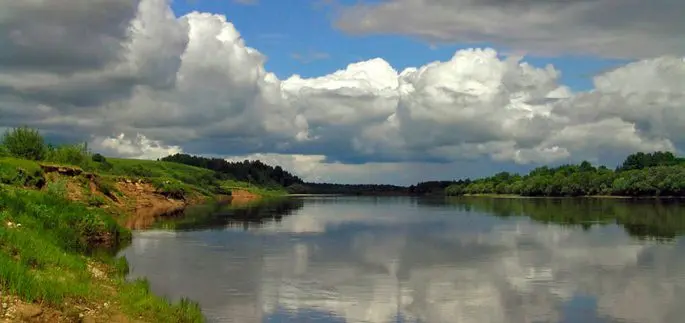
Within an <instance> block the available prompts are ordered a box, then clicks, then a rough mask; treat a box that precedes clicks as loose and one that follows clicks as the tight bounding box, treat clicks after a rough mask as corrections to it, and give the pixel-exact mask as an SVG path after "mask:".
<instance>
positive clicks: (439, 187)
mask: <svg viewBox="0 0 685 323" xmlns="http://www.w3.org/2000/svg"><path fill="white" fill-rule="evenodd" d="M162 160H164V161H170V162H177V163H183V164H187V165H192V166H197V167H203V168H208V169H211V170H214V171H216V172H218V173H219V174H221V176H223V177H225V178H226V179H235V180H239V181H245V182H251V183H254V184H257V185H263V186H280V187H285V188H286V189H287V191H288V192H289V193H292V194H345V195H453V196H456V195H465V194H470V195H473V194H510V195H522V196H588V195H614V196H685V159H684V158H679V157H676V156H675V155H674V154H673V153H670V152H653V153H643V152H639V153H635V154H632V155H630V156H628V157H626V159H625V160H624V161H623V163H622V164H621V165H620V166H618V167H616V168H615V169H609V168H607V167H606V166H593V165H592V164H591V163H589V162H587V161H584V162H582V163H580V164H577V165H573V164H566V165H560V166H556V167H549V166H542V167H538V168H535V169H533V170H532V171H530V172H529V173H528V174H526V175H520V174H515V173H508V172H500V173H497V174H495V175H493V176H490V177H486V178H480V179H460V180H451V181H427V182H421V183H418V184H416V185H411V186H408V187H406V186H396V185H380V184H334V183H307V182H305V181H303V180H302V179H300V178H299V177H297V176H295V175H293V174H291V173H289V172H287V171H285V170H283V168H281V167H280V166H270V165H266V164H264V163H262V162H261V161H259V160H256V161H248V160H245V161H243V162H229V161H226V160H224V159H219V158H206V157H199V156H190V155H187V154H176V155H171V156H168V157H164V158H162Z"/></svg>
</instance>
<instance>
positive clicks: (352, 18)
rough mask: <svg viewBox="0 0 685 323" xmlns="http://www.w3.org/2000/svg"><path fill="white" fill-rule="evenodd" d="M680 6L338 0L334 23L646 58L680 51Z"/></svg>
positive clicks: (368, 30)
mask: <svg viewBox="0 0 685 323" xmlns="http://www.w3.org/2000/svg"><path fill="white" fill-rule="evenodd" d="M682 12H685V2H682V1H679V0H663V1H653V2H646V1H641V0H625V1H614V0H568V1H541V0H518V1H510V0H383V1H377V2H374V3H373V4H365V3H361V4H356V5H351V6H347V7H343V8H342V10H341V11H340V13H339V16H338V19H337V20H336V22H335V24H336V26H337V27H339V28H341V29H342V30H344V31H346V32H349V33H352V34H376V33H384V34H386V33H390V34H402V35H410V36H415V37H419V38H423V39H425V40H428V41H431V42H471V43H477V42H495V43H498V44H501V45H503V46H507V47H508V48H510V49H515V50H523V51H526V52H534V53H537V54H544V55H552V54H568V53H571V54H582V55H598V56H602V57H612V58H648V57H653V56H660V55H663V54H680V55H682V54H685V43H683V42H682V36H681V35H682V34H683V32H685V22H683V19H682ZM416 13H421V14H416Z"/></svg>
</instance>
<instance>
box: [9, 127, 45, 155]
mask: <svg viewBox="0 0 685 323" xmlns="http://www.w3.org/2000/svg"><path fill="white" fill-rule="evenodd" d="M2 145H3V146H5V148H6V149H7V151H8V152H9V153H10V154H11V155H13V156H15V157H19V158H24V159H30V160H43V159H45V154H46V151H47V149H46V146H45V141H44V140H43V136H41V135H40V133H39V132H38V130H35V129H31V128H29V127H26V126H24V127H21V128H14V129H12V130H9V131H7V132H6V133H5V135H4V136H3V138H2Z"/></svg>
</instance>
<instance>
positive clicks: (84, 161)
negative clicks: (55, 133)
mask: <svg viewBox="0 0 685 323" xmlns="http://www.w3.org/2000/svg"><path fill="white" fill-rule="evenodd" d="M89 159H90V158H88V154H87V153H86V151H85V150H84V149H83V147H82V146H81V145H63V146H59V147H57V148H52V147H51V148H50V149H48V153H47V154H46V160H47V161H50V162H53V163H57V164H65V165H75V166H81V167H85V166H88V161H89Z"/></svg>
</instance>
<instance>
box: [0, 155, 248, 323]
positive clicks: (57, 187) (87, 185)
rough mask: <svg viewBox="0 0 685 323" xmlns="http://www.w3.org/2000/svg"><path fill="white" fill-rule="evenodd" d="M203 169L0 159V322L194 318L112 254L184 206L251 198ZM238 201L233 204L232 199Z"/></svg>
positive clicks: (188, 305) (195, 310)
mask: <svg viewBox="0 0 685 323" xmlns="http://www.w3.org/2000/svg"><path fill="white" fill-rule="evenodd" d="M232 185H233V186H235V183H224V182H216V181H213V180H212V174H211V171H207V170H203V169H199V168H195V167H190V166H185V165H173V163H164V162H157V161H138V160H125V159H112V160H108V161H107V167H102V168H99V167H98V168H94V169H92V170H91V171H88V172H87V171H84V170H83V169H82V168H81V167H77V166H66V165H56V164H51V163H38V162H34V161H28V160H23V159H16V158H0V305H2V306H1V307H0V322H22V321H27V322H115V323H117V322H202V321H204V318H203V316H202V313H201V311H200V308H199V306H198V305H197V304H196V303H194V302H192V301H188V300H182V301H181V302H178V303H170V302H168V301H167V300H165V299H163V298H161V297H158V296H155V295H154V294H152V293H151V292H150V290H149V287H148V283H147V281H146V280H137V281H134V282H127V281H126V279H125V276H126V274H127V272H128V264H127V262H126V260H125V259H124V258H116V257H115V256H113V255H114V254H115V252H116V250H117V249H119V248H121V247H123V246H125V245H127V244H128V243H130V241H131V231H130V229H144V228H146V227H148V226H149V225H151V224H152V223H154V222H155V221H157V220H158V219H159V218H163V217H165V216H170V215H175V214H179V213H181V212H183V209H184V208H186V207H187V206H189V205H194V204H199V203H206V202H210V201H213V200H223V201H226V200H229V199H230V200H231V201H232V203H244V202H248V201H254V200H256V199H259V198H260V195H258V194H256V193H255V192H254V191H251V190H249V188H248V189H233V188H231V186H232ZM234 193H235V196H236V197H237V198H236V199H235V200H233V197H232V195H233V194H234Z"/></svg>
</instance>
